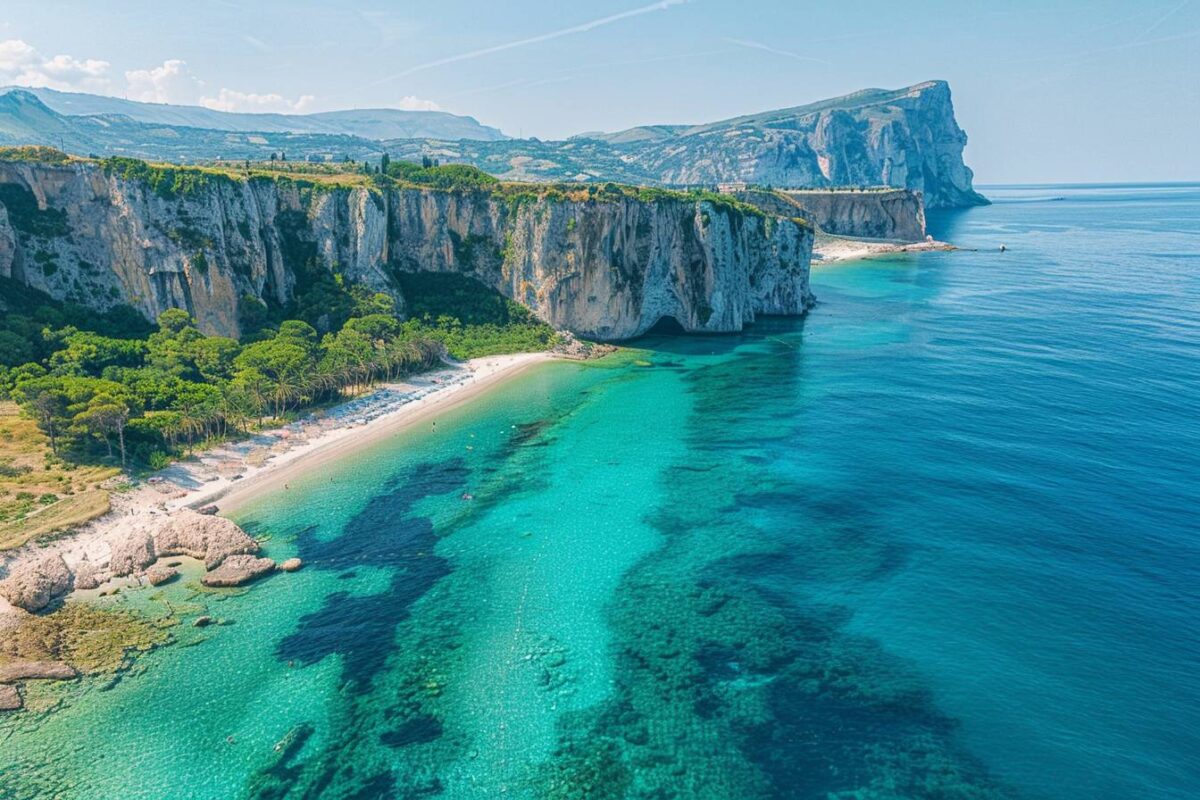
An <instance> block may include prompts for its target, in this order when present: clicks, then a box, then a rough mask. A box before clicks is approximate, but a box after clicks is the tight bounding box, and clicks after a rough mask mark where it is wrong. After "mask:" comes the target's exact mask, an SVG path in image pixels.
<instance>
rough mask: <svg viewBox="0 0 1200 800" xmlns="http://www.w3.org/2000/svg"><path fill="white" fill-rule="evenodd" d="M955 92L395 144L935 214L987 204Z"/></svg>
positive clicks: (494, 162) (494, 165) (595, 174)
mask: <svg viewBox="0 0 1200 800" xmlns="http://www.w3.org/2000/svg"><path fill="white" fill-rule="evenodd" d="M966 143H967V135H966V133H964V132H963V130H962V128H960V127H959V125H958V122H957V121H956V119H955V116H954V104H953V102H952V100H951V96H950V86H949V85H948V84H947V83H946V82H945V81H927V82H925V83H919V84H916V85H915V86H909V87H906V88H903V89H897V90H894V91H887V90H881V89H867V90H864V91H861V92H855V93H853V94H849V95H846V96H845V97H838V98H833V99H831V100H823V101H820V102H817V103H810V104H808V105H804V106H796V107H793V108H784V109H779V110H776V111H767V112H763V113H761V114H752V115H748V116H744V117H736V118H733V119H727V120H722V121H720V122H712V123H707V124H704V125H651V126H644V127H641V128H633V129H630V130H626V131H620V132H617V133H587V134H581V135H580V136H578V137H576V138H574V139H571V140H569V141H566V142H543V141H538V140H535V139H514V140H508V141H503V142H467V141H463V142H421V141H408V142H405V141H393V142H388V143H387V145H388V148H389V150H390V151H391V153H392V154H393V155H396V154H399V155H400V156H402V157H404V158H409V159H414V158H415V159H419V158H420V157H421V156H422V155H428V156H431V157H435V158H441V159H442V160H443V162H446V161H456V162H458V161H461V162H466V163H470V164H474V165H475V166H477V167H479V168H481V169H484V170H487V171H488V172H491V173H493V174H496V175H499V176H500V177H503V178H508V179H512V180H580V181H593V180H614V181H626V182H634V183H650V184H659V185H667V186H684V185H686V186H697V185H699V186H705V185H707V186H711V185H714V184H718V183H730V182H744V183H750V184H756V185H760V186H774V187H777V188H781V187H782V188H826V187H847V186H860V187H861V186H893V187H896V188H899V189H908V190H910V191H913V192H919V193H920V194H921V195H922V196H923V197H924V200H925V204H926V206H927V207H929V208H950V207H957V206H970V205H977V204H983V203H987V200H986V199H985V198H984V197H983V196H982V195H980V194H979V193H978V192H976V191H975V190H974V188H972V185H971V181H972V178H973V176H972V173H971V170H970V169H969V168H968V167H967V166H966V165H965V164H964V163H963V148H964V147H965V146H966Z"/></svg>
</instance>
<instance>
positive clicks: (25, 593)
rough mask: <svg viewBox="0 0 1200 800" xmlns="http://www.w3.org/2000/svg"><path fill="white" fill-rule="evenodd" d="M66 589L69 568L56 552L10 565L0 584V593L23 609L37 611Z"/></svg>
mask: <svg viewBox="0 0 1200 800" xmlns="http://www.w3.org/2000/svg"><path fill="white" fill-rule="evenodd" d="M70 589H71V571H70V570H69V569H67V563H66V562H65V561H63V559H62V556H61V555H58V554H57V553H55V554H53V555H49V556H46V557H44V558H41V559H38V560H36V561H30V562H28V563H26V564H18V565H16V566H14V567H13V569H12V574H11V575H9V577H8V579H7V580H5V581H3V582H2V583H0V595H3V596H4V598H5V599H6V600H8V602H10V603H12V604H13V605H14V606H16V607H17V608H23V609H25V610H26V611H41V610H42V609H43V608H45V607H46V606H48V605H50V603H51V602H53V601H54V600H55V598H58V597H61V596H62V595H64V594H66V593H67V592H68V591H70Z"/></svg>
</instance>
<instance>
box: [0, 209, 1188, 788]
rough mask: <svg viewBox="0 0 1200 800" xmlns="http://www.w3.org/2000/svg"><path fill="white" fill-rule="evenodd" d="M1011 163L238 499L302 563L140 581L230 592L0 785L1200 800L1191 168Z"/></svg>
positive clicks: (33, 748) (55, 728)
mask: <svg viewBox="0 0 1200 800" xmlns="http://www.w3.org/2000/svg"><path fill="white" fill-rule="evenodd" d="M989 194H990V195H991V196H992V197H993V198H994V199H995V200H997V203H996V204H995V205H993V206H990V207H987V208H979V209H971V210H969V211H964V212H957V213H955V214H953V215H942V216H938V217H934V218H933V219H932V220H931V225H932V227H933V230H934V232H935V233H936V234H938V235H939V236H941V237H944V238H949V239H951V240H953V241H955V242H957V243H959V244H960V245H963V246H964V247H968V248H971V247H977V248H979V250H978V251H977V252H970V251H967V252H957V253H930V254H922V255H919V256H915V255H909V256H900V257H895V258H891V259H886V260H878V261H871V262H861V263H856V264H846V265H840V266H831V267H824V268H820V269H818V270H817V271H816V272H815V275H814V285H815V289H816V291H817V294H818V297H819V298H820V300H821V305H820V306H818V308H817V309H816V310H815V311H814V312H813V313H812V314H811V316H810V317H809V318H808V319H807V320H805V321H803V322H799V321H783V320H768V321H764V322H763V323H762V324H760V325H757V326H755V328H754V329H753V330H752V331H751V332H749V333H748V334H747V335H745V336H738V337H724V338H673V337H658V338H650V339H647V340H645V341H643V342H641V343H640V344H641V346H642V349H641V350H640V351H636V352H630V353H625V354H622V355H620V356H617V357H615V358H611V359H607V360H605V361H603V362H600V363H597V364H588V365H576V364H555V365H548V366H545V367H542V368H539V369H537V370H535V371H533V372H531V373H529V374H527V375H526V376H523V377H521V378H519V379H517V380H516V381H514V382H512V383H510V384H509V385H507V386H505V387H504V388H502V389H501V390H498V391H497V392H495V393H493V394H492V395H490V396H489V397H488V398H486V399H485V400H483V401H481V402H479V403H476V404H474V405H472V406H470V407H468V408H464V409H459V410H456V411H453V412H451V413H447V414H446V415H444V417H443V418H441V419H439V420H438V422H437V425H436V432H435V431H433V430H419V431H412V432H409V433H405V434H402V435H400V436H397V437H395V438H394V439H392V440H390V441H387V442H383V443H381V444H380V445H379V446H378V447H376V448H375V449H373V450H371V451H368V452H366V453H364V454H361V455H358V456H355V457H353V458H352V459H351V460H348V461H345V462H342V463H339V464H338V465H336V466H335V467H332V468H330V469H327V470H324V471H322V472H321V473H320V474H314V475H312V476H311V477H310V478H309V479H308V480H307V481H306V482H304V483H303V484H302V485H298V484H297V483H295V482H293V484H292V488H291V489H290V490H288V491H286V492H280V493H278V494H277V495H274V496H271V497H268V498H265V499H264V500H262V501H261V502H260V503H258V504H257V505H255V506H254V507H251V508H247V509H245V510H244V512H243V513H242V515H241V521H242V522H243V523H245V524H246V525H247V526H248V527H250V528H252V529H253V530H254V531H256V532H258V533H262V534H269V535H270V536H271V539H270V541H269V543H268V545H267V549H268V552H269V554H270V555H272V556H273V557H276V558H284V557H287V556H291V555H294V554H299V555H300V556H302V557H303V558H304V559H305V561H306V562H307V566H306V568H305V569H304V570H302V571H301V572H299V573H296V574H294V575H280V576H276V577H273V578H271V579H269V580H267V581H265V582H263V583H261V584H259V585H257V586H255V587H254V588H253V589H252V590H251V591H249V592H247V593H245V594H236V595H213V594H201V595H195V594H194V592H193V591H192V590H191V589H189V587H188V586H187V585H186V584H181V585H176V586H172V587H168V589H167V591H165V592H161V593H155V594H145V595H137V594H130V593H127V594H125V595H122V596H121V597H120V598H119V599H118V600H117V601H115V602H117V603H120V604H142V605H152V606H155V607H161V606H162V605H163V604H164V603H169V604H172V605H173V607H174V609H175V610H176V611H177V612H178V613H181V614H182V615H183V616H184V618H185V619H187V620H190V619H191V618H192V617H193V616H195V615H196V614H198V613H209V614H212V615H214V616H216V617H219V618H221V619H222V620H223V621H225V622H227V623H229V624H225V625H221V626H216V627H212V628H205V629H194V628H191V627H189V626H186V625H185V626H181V627H179V628H177V629H175V633H176V636H177V638H178V639H179V640H180V641H179V642H178V643H177V644H175V645H172V646H170V647H166V648H163V649H160V650H158V651H155V652H153V653H151V654H149V655H147V656H144V657H142V658H141V659H140V660H139V661H138V662H137V667H136V669H135V670H134V672H133V673H132V674H129V675H126V676H124V677H123V678H122V679H121V680H120V681H118V682H116V683H115V684H114V683H111V682H102V681H98V680H97V681H84V682H80V683H78V684H65V685H58V686H52V687H39V688H38V689H37V690H36V692H37V694H36V696H34V697H33V698H32V699H33V701H34V704H36V705H39V706H45V705H47V704H50V703H54V704H56V706H55V710H54V711H53V712H52V713H23V714H19V715H10V716H9V717H7V718H5V719H4V720H3V721H0V797H5V798H10V797H11V798H42V797H56V798H115V797H121V798H166V797H190V798H239V797H242V798H283V797H288V798H293V797H294V798H300V797H304V798H315V797H323V798H324V797H332V798H370V797H446V798H475V797H514V798H549V797H564V798H565V797H581V798H583V797H587V798H604V797H639V798H667V797H679V798H684V797H703V798H729V797H739V798H747V799H749V798H774V797H779V798H784V797H787V798H792V797H794V798H822V800H824V799H825V798H838V800H848V798H901V797H905V798H992V797H1025V798H1034V799H1035V800H1039V799H1040V800H1049V799H1050V798H1054V799H1055V800H1085V799H1086V800H1096V799H1097V798H1114V799H1115V798H1122V799H1123V800H1126V799H1129V798H1148V799H1149V798H1155V799H1158V798H1166V799H1170V798H1194V797H1196V796H1200V758H1198V757H1197V754H1198V753H1200V633H1198V623H1197V619H1198V614H1200V596H1198V594H1200V588H1198V587H1200V525H1198V523H1197V510H1198V509H1200V478H1198V477H1197V476H1198V475H1200V419H1198V417H1197V408H1198V406H1200V359H1198V357H1200V187H1186V186H1170V187H1149V186H1147V187H1101V188H1095V187H1073V188H1066V187H1022V188H1012V189H993V190H991V191H990V192H989ZM1001 243H1004V244H1006V245H1007V246H1008V252H1005V253H1000V252H999V245H1000V244H1001ZM464 495H470V496H471V499H465V498H464ZM227 737H232V741H230V739H229V738H227Z"/></svg>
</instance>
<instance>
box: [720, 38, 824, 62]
mask: <svg viewBox="0 0 1200 800" xmlns="http://www.w3.org/2000/svg"><path fill="white" fill-rule="evenodd" d="M725 41H727V42H729V43H730V44H736V45H737V46H738V47H745V48H747V49H749V50H762V51H763V52H765V53H771V54H772V55H776V56H783V57H784V58H794V59H796V60H797V61H815V62H816V63H818V64H828V63H829V62H828V61H826V60H825V59H823V58H816V57H814V56H805V55H801V54H800V53H794V52H792V51H791V50H780V49H779V48H777V47H772V46H771V45H769V44H764V43H763V42H756V41H754V40H752V39H730V38H726V39H725Z"/></svg>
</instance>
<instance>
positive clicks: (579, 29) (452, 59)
mask: <svg viewBox="0 0 1200 800" xmlns="http://www.w3.org/2000/svg"><path fill="white" fill-rule="evenodd" d="M687 2H689V0H659V2H657V3H651V4H650V5H648V6H642V7H640V8H634V9H630V10H629V11H622V12H620V13H619V14H610V15H609V16H607V17H599V18H598V19H593V20H589V21H587V22H583V23H580V24H579V25H572V26H571V27H569V28H561V29H559V30H556V31H550V32H549V33H542V34H538V35H537V36H530V37H528V38H525V39H516V40H515V41H511V42H505V43H503V44H497V45H493V46H491V47H484V48H481V49H479V50H469V51H467V52H465V53H459V54H458V55H453V56H447V57H446V58H439V59H437V60H435V61H427V62H425V63H424V64H417V65H416V66H413V67H409V68H408V69H406V70H404V71H403V72H397V73H396V74H395V75H389V76H387V77H386V78H380V79H379V80H377V81H375V84H376V85H378V84H380V83H385V82H387V81H391V80H395V79H396V78H403V77H406V76H408V75H412V74H413V73H415V72H423V71H425V70H427V69H433V68H434V67H441V66H445V65H446V64H456V63H458V62H460V61H471V60H473V59H476V58H482V57H483V56H490V55H492V54H493V53H502V52H504V51H505V50H514V49H516V48H518V47H528V46H529V45H531V44H541V43H542V42H548V41H550V40H552V39H560V38H562V37H563V36H573V35H575V34H578V33H587V32H588V31H592V30H595V29H596V28H602V27H604V26H605V25H612V24H613V23H614V22H620V21H621V20H625V19H629V18H630V17H640V16H642V15H643V14H652V13H654V12H656V11H666V10H667V9H669V8H671V7H672V6H680V5H684V4H685V3H687Z"/></svg>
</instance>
